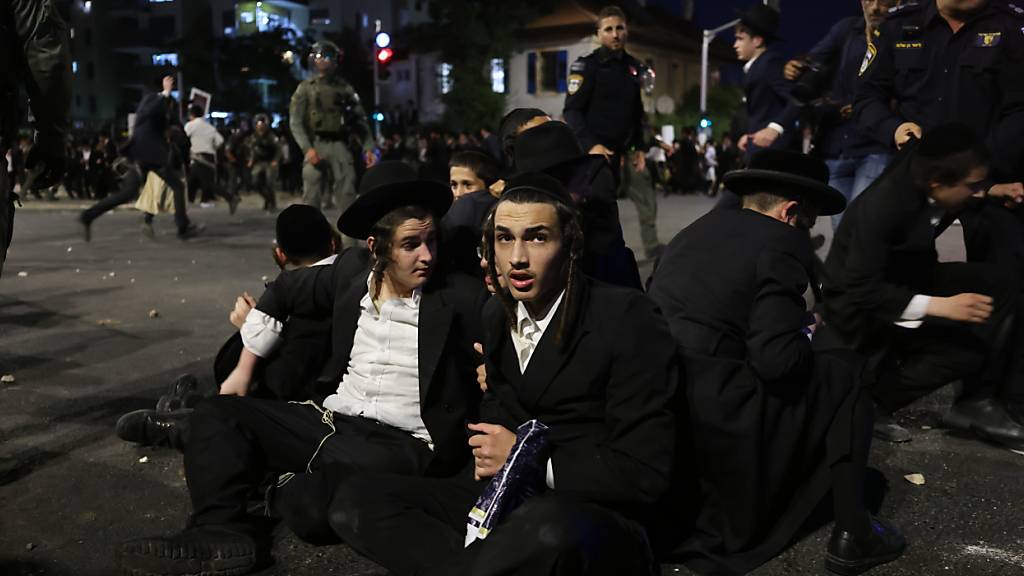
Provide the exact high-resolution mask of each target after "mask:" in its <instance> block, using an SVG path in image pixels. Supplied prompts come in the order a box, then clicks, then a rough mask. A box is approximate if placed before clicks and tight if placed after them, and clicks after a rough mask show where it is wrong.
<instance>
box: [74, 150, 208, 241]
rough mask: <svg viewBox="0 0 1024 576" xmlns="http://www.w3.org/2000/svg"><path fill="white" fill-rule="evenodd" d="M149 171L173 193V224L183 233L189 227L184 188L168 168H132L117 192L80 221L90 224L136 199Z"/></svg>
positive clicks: (100, 202)
mask: <svg viewBox="0 0 1024 576" xmlns="http://www.w3.org/2000/svg"><path fill="white" fill-rule="evenodd" d="M150 171H154V172H156V173H157V174H158V175H159V176H160V177H161V178H163V179H164V181H165V182H167V185H168V186H169V187H170V188H171V190H172V191H173V192H174V224H175V225H176V226H177V227H178V232H182V231H184V230H185V229H186V228H188V225H189V220H188V213H187V212H186V210H185V186H184V184H183V183H182V181H181V178H180V175H179V174H178V172H177V171H175V170H174V169H173V168H171V167H169V166H150V165H136V166H133V167H132V168H131V169H130V170H128V172H127V173H126V174H125V175H124V178H122V179H121V185H120V186H119V187H118V189H117V192H115V193H114V194H111V195H109V196H107V197H106V198H104V199H103V200H100V201H99V202H97V203H95V204H93V205H92V207H90V208H88V209H87V210H86V211H85V212H83V213H82V220H83V221H85V222H86V223H90V224H91V223H92V221H93V220H95V219H97V218H99V217H100V216H102V215H103V214H105V213H107V212H109V211H111V210H113V209H114V208H117V207H118V206H120V205H121V204H125V203H127V202H131V201H132V200H135V199H136V198H138V197H139V189H140V188H141V187H142V184H143V183H145V181H146V176H147V175H148V174H149V172H150Z"/></svg>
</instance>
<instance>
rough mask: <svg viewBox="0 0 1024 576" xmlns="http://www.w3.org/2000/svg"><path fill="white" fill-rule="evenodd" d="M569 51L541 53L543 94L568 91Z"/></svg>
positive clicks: (541, 85) (541, 86) (541, 87)
mask: <svg viewBox="0 0 1024 576" xmlns="http://www.w3.org/2000/svg"><path fill="white" fill-rule="evenodd" d="M568 70H569V51H568V50H551V51H547V52H541V53H540V89H541V91H543V92H558V93H559V94H564V93H565V91H566V86H567V82H566V78H567V72H568Z"/></svg>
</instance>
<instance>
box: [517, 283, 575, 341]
mask: <svg viewBox="0 0 1024 576" xmlns="http://www.w3.org/2000/svg"><path fill="white" fill-rule="evenodd" d="M564 296H565V290H562V292H561V293H560V294H559V295H558V298H556V299H555V301H554V303H553V304H551V307H550V308H548V311H547V312H546V313H545V314H544V316H543V317H541V318H533V317H532V316H530V311H529V310H527V309H526V304H523V303H522V302H519V304H518V305H517V306H516V331H517V332H518V333H519V335H520V336H523V337H526V338H529V339H530V340H533V342H534V343H537V342H539V341H540V336H543V335H544V331H545V330H547V329H548V324H551V319H552V318H554V317H555V311H556V310H558V307H559V306H560V305H561V304H562V298H563V297H564ZM534 335H535V336H536V337H535V338H534V337H531V336H534Z"/></svg>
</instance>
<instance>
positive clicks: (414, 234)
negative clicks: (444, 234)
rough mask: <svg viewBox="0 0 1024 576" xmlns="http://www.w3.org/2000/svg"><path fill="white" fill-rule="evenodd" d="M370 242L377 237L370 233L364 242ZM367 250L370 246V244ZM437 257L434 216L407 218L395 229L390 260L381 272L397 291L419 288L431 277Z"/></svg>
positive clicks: (402, 291) (403, 291)
mask: <svg viewBox="0 0 1024 576" xmlns="http://www.w3.org/2000/svg"><path fill="white" fill-rule="evenodd" d="M371 241H372V242H374V243H375V242H376V239H375V238H373V237H372V236H371V237H370V238H369V239H367V244H370V243H371ZM370 249H371V250H372V249H373V246H372V244H371V248H370ZM436 256H437V233H436V230H435V228H434V219H433V218H430V217H428V218H426V219H423V220H421V219H418V218H409V219H408V220H406V221H404V222H402V223H401V224H399V225H398V227H396V228H395V233H394V236H393V237H392V238H391V254H390V258H391V262H390V263H388V266H387V268H385V269H384V274H385V276H387V278H388V280H389V281H390V282H391V285H392V286H394V288H395V289H396V290H397V291H399V292H401V293H405V292H411V291H412V290H415V289H417V288H422V287H423V285H424V284H426V283H427V280H429V279H430V275H431V273H433V271H434V264H435V258H436Z"/></svg>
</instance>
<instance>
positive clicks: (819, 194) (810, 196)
mask: <svg viewBox="0 0 1024 576" xmlns="http://www.w3.org/2000/svg"><path fill="white" fill-rule="evenodd" d="M722 182H723V183H724V184H725V186H726V187H727V188H728V189H729V190H732V191H733V192H735V193H736V194H739V195H741V196H742V195H745V194H755V193H757V192H770V193H772V194H776V195H779V196H785V197H787V198H798V199H800V200H803V201H804V202H807V203H809V204H812V205H814V206H816V207H817V208H818V213H819V214H820V215H822V216H831V215H832V214H838V213H840V212H842V211H843V210H844V209H846V198H845V197H844V196H843V194H842V193H841V192H840V191H839V190H836V189H835V188H833V187H831V186H829V185H828V166H826V165H825V163H824V162H822V161H821V160H819V159H817V158H812V157H811V156H807V155H806V154H799V153H796V152H790V151H788V150H773V149H768V150H761V151H760V152H757V153H756V154H754V157H753V158H751V159H750V165H749V166H748V167H747V168H745V169H743V170H734V171H732V172H729V173H727V174H726V175H725V176H723V177H722Z"/></svg>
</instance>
